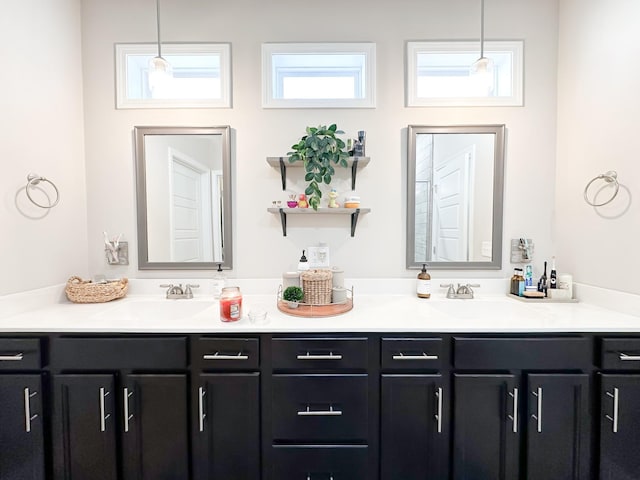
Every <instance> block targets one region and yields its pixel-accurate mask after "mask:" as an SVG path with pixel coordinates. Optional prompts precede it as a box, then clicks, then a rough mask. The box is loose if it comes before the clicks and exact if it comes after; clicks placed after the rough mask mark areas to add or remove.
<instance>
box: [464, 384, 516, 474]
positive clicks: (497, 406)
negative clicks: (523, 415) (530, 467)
mask: <svg viewBox="0 0 640 480" xmlns="http://www.w3.org/2000/svg"><path fill="white" fill-rule="evenodd" d="M453 388H454V392H455V400H454V411H453V479H454V480H468V479H471V478H472V479H474V480H497V479H499V480H517V479H518V464H519V461H518V460H519V459H518V456H519V429H520V424H521V421H520V417H519V409H518V404H519V392H520V389H519V384H518V382H517V377H516V376H515V375H510V374H500V375H488V374H477V375H476V374H454V387H453Z"/></svg>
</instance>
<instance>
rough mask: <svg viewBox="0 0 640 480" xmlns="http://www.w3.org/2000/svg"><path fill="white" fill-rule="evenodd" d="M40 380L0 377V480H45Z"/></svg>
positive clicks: (39, 377)
mask: <svg viewBox="0 0 640 480" xmlns="http://www.w3.org/2000/svg"><path fill="white" fill-rule="evenodd" d="M42 403H43V400H42V379H41V376H40V375H39V374H38V375H23V374H16V375H0V478H1V479H5V478H6V479H11V480H44V478H45V467H44V465H45V461H44V458H45V454H44V439H43V428H42V422H43V415H42Z"/></svg>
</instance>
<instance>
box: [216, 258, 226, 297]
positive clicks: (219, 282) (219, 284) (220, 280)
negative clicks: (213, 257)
mask: <svg viewBox="0 0 640 480" xmlns="http://www.w3.org/2000/svg"><path fill="white" fill-rule="evenodd" d="M226 284H227V279H226V277H225V275H224V272H223V271H222V264H221V263H219V264H218V270H217V271H216V273H214V274H213V298H215V299H219V298H220V295H222V289H223V288H224V287H225V286H226Z"/></svg>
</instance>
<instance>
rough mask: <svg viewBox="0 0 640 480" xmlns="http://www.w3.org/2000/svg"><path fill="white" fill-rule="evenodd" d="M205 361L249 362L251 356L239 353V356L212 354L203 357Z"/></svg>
mask: <svg viewBox="0 0 640 480" xmlns="http://www.w3.org/2000/svg"><path fill="white" fill-rule="evenodd" d="M202 359H203V360H249V355H243V354H242V352H238V354H237V355H221V354H220V352H216V353H214V354H213V355H212V354H204V355H202Z"/></svg>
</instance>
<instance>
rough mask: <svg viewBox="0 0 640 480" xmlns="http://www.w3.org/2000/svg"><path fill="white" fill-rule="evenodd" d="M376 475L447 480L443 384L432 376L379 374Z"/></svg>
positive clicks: (393, 479) (390, 478)
mask: <svg viewBox="0 0 640 480" xmlns="http://www.w3.org/2000/svg"><path fill="white" fill-rule="evenodd" d="M381 392H382V396H381V405H380V412H381V423H380V427H381V444H380V455H381V479H382V480H396V479H402V480H441V479H446V478H449V428H450V427H449V425H450V421H449V420H450V415H449V404H450V402H449V399H448V396H449V382H448V381H447V377H443V376H442V375H439V374H434V375H383V376H382V380H381Z"/></svg>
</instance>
